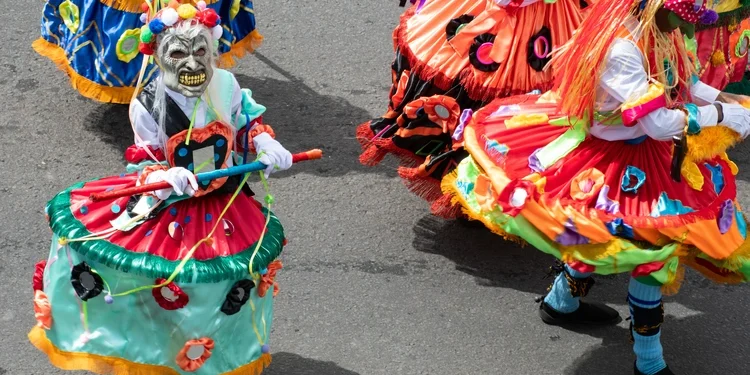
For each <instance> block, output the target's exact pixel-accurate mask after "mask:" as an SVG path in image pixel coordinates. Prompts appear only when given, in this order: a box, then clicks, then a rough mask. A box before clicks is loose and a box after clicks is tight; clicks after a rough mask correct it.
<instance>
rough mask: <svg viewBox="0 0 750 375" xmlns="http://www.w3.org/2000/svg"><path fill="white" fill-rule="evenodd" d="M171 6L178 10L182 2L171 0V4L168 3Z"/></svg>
mask: <svg viewBox="0 0 750 375" xmlns="http://www.w3.org/2000/svg"><path fill="white" fill-rule="evenodd" d="M167 6H168V7H169V8H172V9H175V10H177V8H179V7H180V2H179V1H177V0H170V1H169V5H167Z"/></svg>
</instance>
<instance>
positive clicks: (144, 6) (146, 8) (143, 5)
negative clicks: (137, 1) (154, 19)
mask: <svg viewBox="0 0 750 375" xmlns="http://www.w3.org/2000/svg"><path fill="white" fill-rule="evenodd" d="M141 10H142V11H143V13H146V12H148V10H149V7H148V4H146V3H145V2H144V3H142V4H141Z"/></svg>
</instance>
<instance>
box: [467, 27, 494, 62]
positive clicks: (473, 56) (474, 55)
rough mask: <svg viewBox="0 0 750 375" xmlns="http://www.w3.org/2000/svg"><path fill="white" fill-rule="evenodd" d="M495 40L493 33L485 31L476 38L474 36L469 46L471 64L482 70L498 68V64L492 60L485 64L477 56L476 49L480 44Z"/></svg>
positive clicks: (477, 49)
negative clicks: (490, 62)
mask: <svg viewBox="0 0 750 375" xmlns="http://www.w3.org/2000/svg"><path fill="white" fill-rule="evenodd" d="M494 41H495V35H493V34H489V33H485V34H482V35H478V36H477V37H476V38H474V43H472V45H471V48H469V61H470V62H471V65H474V67H475V68H477V69H479V70H481V71H483V72H494V71H496V70H497V69H498V68H500V64H499V63H496V62H494V61H493V62H492V64H485V63H483V62H481V61H479V59H478V58H477V51H479V46H481V45H482V44H484V43H493V42H494Z"/></svg>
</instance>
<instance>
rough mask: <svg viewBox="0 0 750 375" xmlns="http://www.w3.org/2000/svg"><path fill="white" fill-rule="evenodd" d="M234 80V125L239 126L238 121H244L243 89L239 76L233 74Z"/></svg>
mask: <svg viewBox="0 0 750 375" xmlns="http://www.w3.org/2000/svg"><path fill="white" fill-rule="evenodd" d="M232 81H233V82H234V88H233V90H232V117H233V118H234V124H232V125H234V127H235V128H239V126H238V123H240V124H241V123H242V121H243V119H241V118H240V115H241V114H242V113H241V112H242V89H241V88H240V83H239V82H237V78H235V76H234V75H232Z"/></svg>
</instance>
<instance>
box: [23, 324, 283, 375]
mask: <svg viewBox="0 0 750 375" xmlns="http://www.w3.org/2000/svg"><path fill="white" fill-rule="evenodd" d="M29 340H30V341H31V343H32V344H34V346H36V348H37V349H39V350H41V351H42V352H44V353H45V354H47V356H48V357H49V361H50V363H52V365H54V366H56V367H58V368H60V369H63V370H84V371H91V372H93V373H96V374H111V375H179V372H177V371H175V370H173V369H171V368H169V367H166V366H157V365H146V364H143V363H136V362H131V361H128V360H125V359H122V358H115V357H106V356H102V355H96V354H89V353H78V352H66V351H62V350H60V349H58V348H57V347H56V346H55V345H54V344H52V342H50V341H49V339H47V335H46V334H45V333H44V330H43V329H41V328H39V327H34V328H33V329H32V330H31V332H29ZM270 364H271V355H270V354H262V355H261V356H260V358H258V359H256V360H255V361H253V362H251V363H249V364H247V365H245V366H242V367H240V368H238V369H235V370H233V371H229V372H225V373H223V374H222V375H260V374H261V373H262V372H263V370H264V369H265V368H266V367H268V365H270Z"/></svg>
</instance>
